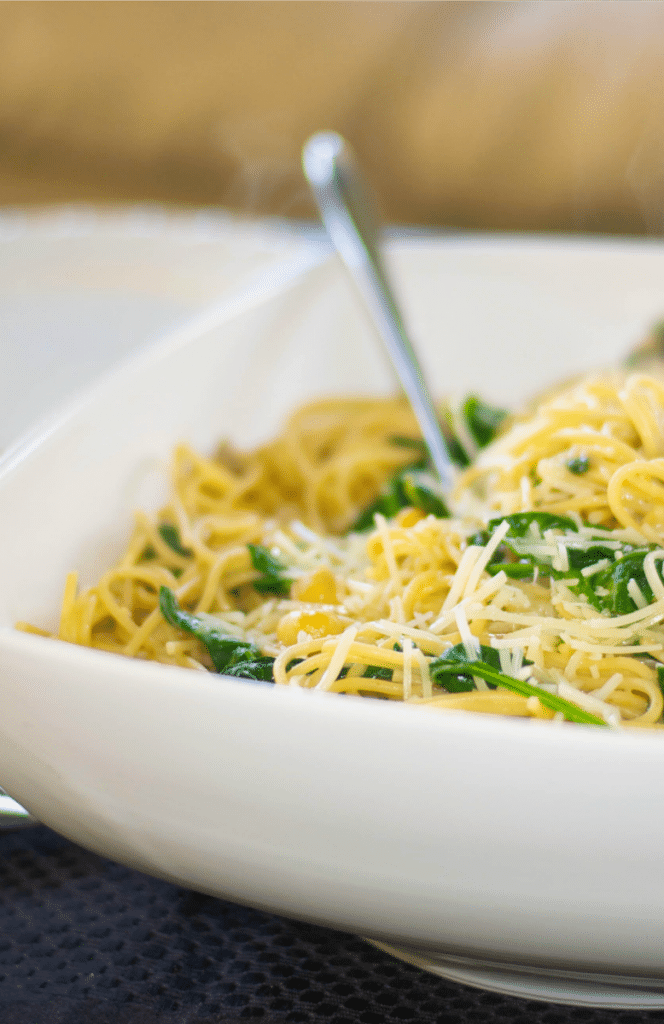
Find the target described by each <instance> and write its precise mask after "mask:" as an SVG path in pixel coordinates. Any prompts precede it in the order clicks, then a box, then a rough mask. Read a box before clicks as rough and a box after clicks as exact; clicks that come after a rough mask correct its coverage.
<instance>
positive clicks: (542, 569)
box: [471, 512, 664, 615]
mask: <svg viewBox="0 0 664 1024" xmlns="http://www.w3.org/2000/svg"><path fill="white" fill-rule="evenodd" d="M505 521H506V522H507V523H508V524H509V529H508V531H507V534H506V535H505V537H504V539H503V541H502V543H501V545H500V547H499V548H498V550H497V551H496V554H495V556H494V560H493V561H492V562H491V564H490V565H488V566H487V572H488V573H489V574H490V575H493V576H495V575H496V574H497V573H499V572H500V571H501V570H502V571H504V572H505V573H506V575H507V576H510V577H512V578H513V579H523V578H527V577H528V576H529V575H530V574H531V573H532V572H533V570H534V569H535V568H537V570H538V572H539V575H540V576H541V577H544V578H545V577H549V576H550V577H552V578H553V579H557V580H560V579H564V580H565V581H566V583H567V585H568V586H569V588H570V589H571V590H572V591H575V592H576V593H578V594H579V595H582V596H584V597H585V598H586V600H587V601H588V602H589V603H590V604H592V605H593V607H594V608H597V610H598V611H601V612H608V613H609V614H611V615H628V614H629V613H630V612H633V611H635V610H636V608H637V605H636V602H635V601H634V599H633V598H632V595H631V594H630V581H631V580H633V581H634V582H635V583H636V585H637V587H638V588H639V590H640V592H641V593H642V594H643V597H644V600H645V601H646V602H647V603H648V604H650V603H651V602H652V601H653V600H654V594H653V592H652V588H651V586H650V584H649V583H648V580H647V578H646V574H645V570H644V568H643V565H644V559H645V557H646V555H647V554H648V553H649V552H650V551H654V550H655V549H656V548H657V545H656V544H650V545H646V544H644V545H643V546H639V547H637V546H635V545H633V544H628V543H626V542H620V544H619V545H618V546H616V542H615V541H614V540H612V538H611V531H610V530H604V529H602V528H600V527H593V529H595V530H597V531H598V532H599V533H600V536H598V537H596V538H593V540H592V541H591V542H590V543H588V542H587V540H585V539H583V538H580V537H579V536H578V528H577V526H576V524H575V523H574V522H573V520H571V519H568V518H567V517H566V516H556V515H553V514H551V513H547V512H519V513H516V514H515V515H511V516H504V517H503V518H501V519H498V518H496V519H492V520H491V521H490V522H489V524H488V526H487V529H486V531H484V532H481V533H478V534H476V535H475V536H474V537H473V538H471V543H479V544H486V543H487V542H488V540H489V537H490V536H491V533H492V532H493V530H494V529H495V528H496V527H497V526H498V525H499V524H500V523H502V522H505ZM533 522H535V523H537V525H538V527H539V531H540V534H541V535H542V536H543V534H544V532H545V531H546V530H556V531H558V532H559V534H560V536H559V538H557V539H560V540H561V541H562V542H563V544H564V546H565V550H566V553H567V562H568V564H569V568H567V569H554V567H553V560H552V556H551V555H549V554H542V553H541V551H538V545H539V543H540V542H539V540H538V539H537V538H532V540H531V534H530V525H531V523H533ZM604 534H605V535H606V541H605V540H604V536H603V535H604ZM616 553H618V554H619V555H620V556H621V557H619V558H616ZM601 562H604V563H606V564H605V567H604V568H600V569H599V570H597V571H593V572H591V573H590V575H588V574H584V570H586V569H589V568H591V567H594V566H596V565H598V563H601ZM657 571H658V574H659V577H660V579H662V580H663V582H664V575H663V574H662V566H661V565H659V566H658V570H657Z"/></svg>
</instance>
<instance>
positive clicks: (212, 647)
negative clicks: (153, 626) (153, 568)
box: [159, 587, 274, 679]
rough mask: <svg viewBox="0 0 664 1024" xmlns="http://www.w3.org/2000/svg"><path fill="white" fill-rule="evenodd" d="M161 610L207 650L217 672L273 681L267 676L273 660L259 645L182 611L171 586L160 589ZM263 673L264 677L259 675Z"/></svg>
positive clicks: (165, 616) (171, 621) (172, 622)
mask: <svg viewBox="0 0 664 1024" xmlns="http://www.w3.org/2000/svg"><path fill="white" fill-rule="evenodd" d="M159 608H160V610H161V614H162V615H163V616H164V618H165V619H166V621H167V622H169V623H170V624H171V626H175V627H176V628H177V629H181V630H183V631H184V632H185V633H190V634H191V635H192V636H195V637H196V639H197V640H200V642H201V643H202V644H203V645H204V647H206V648H207V650H208V653H209V655H210V658H211V659H212V664H213V665H214V667H215V669H216V670H217V672H224V673H226V674H227V675H235V676H245V677H247V678H249V679H263V678H272V669H271V665H270V675H269V677H267V676H265V675H264V673H265V672H266V670H267V661H269V662H270V663H272V662H273V660H274V659H272V658H267V659H266V658H265V657H264V656H263V655H262V654H261V652H260V651H259V650H258V648H257V647H256V645H255V644H252V643H249V641H248V640H238V639H237V638H236V637H232V636H229V635H228V633H225V632H224V630H223V629H222V627H221V625H216V624H215V623H214V622H212V621H211V620H210V619H209V618H203V617H202V616H198V615H192V614H191V613H190V612H186V611H184V609H183V608H180V606H179V604H178V601H177V598H176V597H175V594H174V593H173V591H172V590H169V588H168V587H160V589H159ZM257 672H262V673H263V674H260V675H258V674H255V673H257Z"/></svg>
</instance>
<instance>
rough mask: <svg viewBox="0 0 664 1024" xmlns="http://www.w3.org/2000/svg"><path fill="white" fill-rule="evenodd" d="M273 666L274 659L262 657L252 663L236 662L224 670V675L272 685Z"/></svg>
mask: <svg viewBox="0 0 664 1024" xmlns="http://www.w3.org/2000/svg"><path fill="white" fill-rule="evenodd" d="M273 666H274V658H270V657H268V656H267V655H261V656H260V657H259V658H254V659H253V660H252V661H238V662H234V663H233V664H232V665H229V666H228V667H227V668H225V669H224V675H227V676H233V677H234V678H236V679H255V680H256V682H261V683H272V682H274V679H273V675H272V669H273Z"/></svg>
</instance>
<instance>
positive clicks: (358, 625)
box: [19, 374, 664, 727]
mask: <svg viewBox="0 0 664 1024" xmlns="http://www.w3.org/2000/svg"><path fill="white" fill-rule="evenodd" d="M452 420H453V421H454V416H452ZM472 433H473V432H472V431H470V432H469V431H468V430H465V432H464V433H463V438H464V442H465V445H466V448H469V447H471V446H473V444H474V441H473V436H471V435H472ZM469 437H470V440H469ZM474 438H475V441H478V432H477V431H475V434H474ZM487 439H488V438H482V437H481V436H480V437H479V442H480V443H481V442H482V440H487ZM471 454H473V455H474V459H473V461H472V464H471V465H470V466H469V468H467V469H466V470H465V471H463V472H461V473H460V475H459V478H458V483H457V486H456V490H455V493H454V494H453V496H452V498H451V501H450V505H451V510H452V515H448V514H447V512H446V510H445V507H444V504H443V502H442V500H440V496H437V495H436V493H435V486H434V485H432V484H431V481H428V479H427V477H426V473H425V471H424V473H425V475H424V476H423V475H422V474H423V468H422V464H421V462H419V463H418V460H419V459H421V456H422V451H421V441H420V440H419V436H418V431H417V427H416V424H415V421H414V418H413V414H412V412H411V411H410V409H409V407H408V406H407V404H406V403H405V401H403V400H400V399H330V400H327V401H322V402H317V403H315V404H312V405H309V406H307V407H306V408H303V409H301V410H299V411H298V412H296V413H295V414H294V415H293V416H292V417H291V419H290V420H289V421H288V423H287V424H286V427H285V428H284V430H283V432H282V433H281V435H280V436H279V437H278V438H277V439H276V440H274V441H273V442H271V443H270V444H267V445H265V446H263V447H261V448H259V449H257V450H256V451H254V452H251V453H245V452H240V451H238V450H236V449H235V448H233V447H231V446H230V445H223V446H222V447H221V448H220V449H219V450H218V451H217V452H216V453H215V454H214V456H213V457H212V458H209V459H208V458H203V457H202V456H201V455H199V454H197V453H196V452H194V451H192V450H191V449H190V448H189V447H187V446H186V445H180V446H179V447H178V448H177V449H176V450H175V453H174V458H173V466H172V497H171V500H170V502H169V504H168V505H167V506H166V507H165V508H164V509H162V510H161V512H160V513H159V514H158V515H157V516H148V515H146V514H144V513H142V512H139V513H137V515H136V519H135V525H134V530H133V533H132V535H131V538H130V540H129V543H128V545H127V548H126V550H125V552H124V554H123V555H122V557H121V558H120V560H119V562H118V563H117V565H115V566H113V567H112V568H111V569H109V570H108V572H106V573H105V574H104V575H103V577H102V578H101V579H100V581H99V583H98V584H97V585H96V586H95V587H93V588H92V589H90V590H86V591H84V592H81V593H79V592H78V589H77V579H76V575H75V574H72V575H71V576H70V577H69V578H68V580H67V583H66V586H65V593H64V598H63V603H62V611H61V619H60V628H59V633H58V636H59V638H60V639H62V640H66V641H69V642H71V643H75V644H82V645H85V646H90V647H95V648H98V649H102V650H106V651H112V652H115V653H118V654H124V655H128V656H132V657H137V658H143V659H150V660H156V661H159V662H162V663H165V664H171V665H180V666H183V667H188V668H192V669H197V670H199V671H209V670H215V669H216V670H217V671H221V672H224V673H226V674H230V675H236V676H247V677H249V678H255V679H266V680H272V681H273V682H274V683H276V684H277V685H279V686H298V687H304V688H308V689H315V690H324V691H329V692H337V693H345V694H358V695H363V696H371V697H377V698H383V699H390V700H399V701H405V702H408V703H411V704H418V705H422V706H425V707H428V708H433V709H446V710H459V709H463V710H467V711H476V712H482V713H492V714H501V715H510V716H515V715H516V716H521V717H527V718H533V719H555V720H560V719H563V718H565V719H571V720H576V721H594V722H599V723H602V724H608V725H612V726H614V727H621V726H649V727H652V726H655V727H657V726H658V725H659V723H660V722H661V717H662V706H663V700H662V690H661V689H660V675H661V671H662V670H660V668H659V666H660V665H662V666H664V625H663V622H664V579H663V576H662V565H663V563H664V387H663V386H662V384H661V383H659V381H657V380H656V379H655V378H653V377H650V376H644V375H631V376H627V375H624V374H615V375H613V376H603V377H597V378H595V379H590V380H586V381H583V382H581V383H578V384H574V385H572V386H569V387H566V388H565V389H564V390H562V391H560V392H558V393H555V394H553V395H549V396H546V397H545V398H544V399H543V400H541V401H540V402H539V403H537V404H536V405H535V406H534V407H533V408H532V409H531V410H530V411H529V412H528V413H527V414H525V415H523V416H520V417H514V418H511V419H508V420H507V421H505V422H504V423H503V425H502V427H501V429H500V431H499V432H498V436H497V437H496V438H495V439H494V440H493V441H491V443H489V444H488V446H486V447H485V448H484V449H483V450H481V451H478V452H473V453H471ZM395 481H396V483H395ZM377 495H378V496H379V498H378V501H376V498H377ZM436 502H438V504H436ZM372 503H373V504H372ZM367 507H369V513H370V514H369V516H368V523H369V524H370V530H369V532H368V533H366V532H359V525H367V522H366V520H367ZM363 513H364V520H365V522H364V524H362V523H361V520H362V514H363ZM354 527H355V528H354ZM19 628H22V629H27V630H31V631H35V632H41V631H40V630H38V629H37V628H36V627H33V626H29V625H27V624H25V623H22V624H19ZM570 708H571V709H572V712H573V713H572V712H571V711H570Z"/></svg>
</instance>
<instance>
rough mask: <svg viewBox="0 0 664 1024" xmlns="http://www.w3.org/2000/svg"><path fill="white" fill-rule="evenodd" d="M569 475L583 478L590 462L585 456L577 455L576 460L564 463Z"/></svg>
mask: <svg viewBox="0 0 664 1024" xmlns="http://www.w3.org/2000/svg"><path fill="white" fill-rule="evenodd" d="M565 465H566V466H567V468H568V469H569V471H570V473H574V475H575V476H583V474H584V473H587V472H588V470H589V469H590V460H589V458H588V456H587V455H579V456H578V457H577V458H576V459H568V460H567V462H566V463H565Z"/></svg>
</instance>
